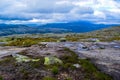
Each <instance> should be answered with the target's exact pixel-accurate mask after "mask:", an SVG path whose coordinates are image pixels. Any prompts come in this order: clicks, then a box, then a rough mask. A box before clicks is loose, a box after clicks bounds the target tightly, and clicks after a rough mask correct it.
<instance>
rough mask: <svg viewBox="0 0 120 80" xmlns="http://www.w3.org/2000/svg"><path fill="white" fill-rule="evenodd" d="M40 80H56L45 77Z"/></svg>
mask: <svg viewBox="0 0 120 80" xmlns="http://www.w3.org/2000/svg"><path fill="white" fill-rule="evenodd" d="M42 80H56V79H55V78H53V77H49V76H46V77H44V78H43V79H42Z"/></svg>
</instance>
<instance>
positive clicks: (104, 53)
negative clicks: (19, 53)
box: [45, 42, 120, 80]
mask: <svg viewBox="0 0 120 80" xmlns="http://www.w3.org/2000/svg"><path fill="white" fill-rule="evenodd" d="M45 44H47V45H48V46H52V47H53V48H56V47H68V48H70V49H71V50H73V51H75V52H76V53H77V54H78V55H79V56H80V57H86V58H90V59H91V60H92V61H93V63H94V64H95V65H96V66H97V67H98V68H99V69H100V70H101V71H103V72H105V73H107V74H110V75H111V76H112V77H113V78H114V80H120V42H60V43H54V42H53V43H50V42H48V43H45ZM82 45H83V46H86V47H88V48H89V49H88V50H86V49H82V48H81V46H82ZM101 46H102V47H104V48H101Z"/></svg>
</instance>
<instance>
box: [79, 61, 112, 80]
mask: <svg viewBox="0 0 120 80" xmlns="http://www.w3.org/2000/svg"><path fill="white" fill-rule="evenodd" d="M79 61H80V64H81V66H82V68H83V69H84V70H85V73H86V76H85V78H86V79H90V78H91V76H92V77H93V79H95V80H112V77H111V76H109V75H107V74H105V73H102V72H100V71H99V70H98V69H97V67H96V66H95V65H94V64H92V63H91V62H90V60H89V59H79ZM86 79H85V80H86Z"/></svg>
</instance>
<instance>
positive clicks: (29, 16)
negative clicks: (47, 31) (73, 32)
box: [0, 0, 120, 24]
mask: <svg viewBox="0 0 120 80" xmlns="http://www.w3.org/2000/svg"><path fill="white" fill-rule="evenodd" d="M81 20H83V21H90V22H94V23H97V24H101V23H102V24H120V0H0V23H5V24H46V23H59V22H71V21H81Z"/></svg>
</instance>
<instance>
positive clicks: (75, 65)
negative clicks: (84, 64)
mask: <svg viewBox="0 0 120 80" xmlns="http://www.w3.org/2000/svg"><path fill="white" fill-rule="evenodd" d="M73 66H74V67H76V68H80V67H81V66H80V65H79V64H74V65H73Z"/></svg>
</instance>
